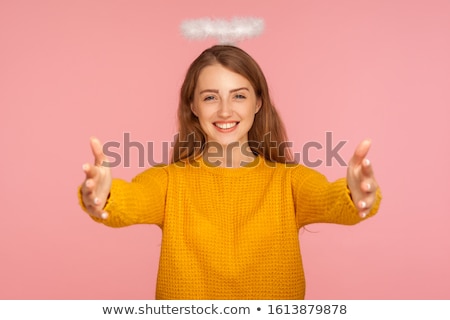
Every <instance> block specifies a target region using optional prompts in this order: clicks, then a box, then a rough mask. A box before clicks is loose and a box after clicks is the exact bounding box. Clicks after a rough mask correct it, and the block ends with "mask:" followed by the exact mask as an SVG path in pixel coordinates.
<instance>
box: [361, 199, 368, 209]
mask: <svg viewBox="0 0 450 320" xmlns="http://www.w3.org/2000/svg"><path fill="white" fill-rule="evenodd" d="M366 206H367V203H366V202H365V201H360V202H359V207H360V208H361V209H364V208H365V207H366Z"/></svg>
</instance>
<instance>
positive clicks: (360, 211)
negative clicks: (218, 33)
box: [80, 45, 381, 299]
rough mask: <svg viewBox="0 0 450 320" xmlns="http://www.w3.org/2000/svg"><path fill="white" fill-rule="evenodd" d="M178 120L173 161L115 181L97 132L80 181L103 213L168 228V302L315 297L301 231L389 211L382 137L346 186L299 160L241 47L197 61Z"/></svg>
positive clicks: (85, 200) (164, 275)
mask: <svg viewBox="0 0 450 320" xmlns="http://www.w3.org/2000/svg"><path fill="white" fill-rule="evenodd" d="M178 118H179V135H178V136H177V138H176V141H175V144H174V153H173V159H172V163H171V164H169V165H164V166H157V167H153V168H150V169H148V170H146V171H144V172H143V173H141V174H139V175H138V176H137V177H135V178H134V179H133V181H132V182H131V183H129V182H126V181H123V180H120V179H112V177H111V172H110V169H109V168H108V167H106V166H102V164H103V162H104V161H106V158H105V156H104V154H103V152H102V146H101V144H100V142H99V141H98V140H97V139H91V148H92V151H93V154H94V158H95V164H94V165H90V164H85V165H84V166H83V170H84V172H85V174H86V179H85V181H84V182H83V184H82V186H81V187H80V203H81V206H82V207H83V209H84V210H85V211H86V212H87V213H89V214H90V216H91V217H92V218H93V219H94V220H96V221H98V222H101V223H104V224H105V225H108V226H112V227H122V226H128V225H132V224H140V223H149V224H157V225H158V226H160V227H161V228H162V231H163V233H162V234H163V236H162V248H161V258H160V266H159V272H158V282H157V288H156V298H157V299H303V298H304V294H305V281H304V274H303V267H302V260H301V254H300V246H299V238H298V230H299V229H300V228H301V227H303V226H305V225H307V224H310V223H318V222H327V223H339V224H348V225H350V224H356V223H358V222H360V221H362V220H363V219H364V218H366V217H368V216H371V215H373V214H375V213H376V211H377V210H378V207H379V204H380V200H381V195H380V191H379V188H378V185H377V182H376V180H375V177H374V174H373V171H372V166H371V164H370V162H369V160H367V159H366V155H367V153H368V150H369V147H370V141H363V142H362V143H361V144H360V145H359V146H358V147H357V149H356V151H355V154H354V155H353V157H352V158H351V160H350V162H349V166H348V170H347V177H346V178H343V179H339V180H337V181H335V182H331V183H330V182H328V181H327V180H326V178H325V177H324V176H323V175H321V174H320V173H318V172H316V171H314V170H312V169H309V168H306V167H305V166H303V165H299V164H294V163H292V157H291V153H290V151H289V149H288V148H287V144H286V142H287V139H286V134H285V130H284V127H283V125H282V122H281V120H280V118H279V116H278V114H277V112H276V110H275V108H274V106H273V105H272V102H271V99H270V96H269V91H268V86H267V83H266V80H265V77H264V75H263V73H262V71H261V69H260V68H259V66H258V64H257V63H256V62H255V61H254V60H253V59H252V58H251V57H250V56H249V55H248V54H247V53H245V52H244V51H243V50H241V49H239V48H236V47H234V46H224V45H221V46H213V47H211V48H209V49H207V50H205V51H204V52H203V53H202V54H201V55H200V56H199V57H198V58H197V59H196V60H195V61H194V62H193V63H192V64H191V66H190V68H189V69H188V72H187V75H186V78H185V81H184V83H183V85H182V88H181V94H180V103H179V109H178Z"/></svg>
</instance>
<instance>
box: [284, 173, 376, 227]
mask: <svg viewBox="0 0 450 320" xmlns="http://www.w3.org/2000/svg"><path fill="white" fill-rule="evenodd" d="M292 174H293V176H292V189H293V197H294V202H295V211H296V212H295V213H296V220H297V226H298V227H299V228H301V227H302V226H305V225H307V224H311V223H337V224H343V225H353V224H356V223H358V222H360V221H362V220H365V219H367V218H368V217H371V216H373V215H374V214H375V213H376V212H377V211H378V209H379V206H380V202H381V191H380V189H377V191H376V200H375V203H374V205H373V207H372V209H371V211H370V213H369V214H368V216H367V217H366V218H364V219H363V218H361V217H360V216H359V214H358V209H357V208H356V206H355V205H354V203H353V200H352V199H351V194H350V190H349V189H348V187H347V179H345V178H342V179H338V180H336V181H334V182H328V180H327V179H326V178H325V176H324V175H322V174H320V173H319V172H317V171H315V170H313V169H310V168H306V167H304V166H300V167H299V168H296V169H295V170H294V171H293V173H292Z"/></svg>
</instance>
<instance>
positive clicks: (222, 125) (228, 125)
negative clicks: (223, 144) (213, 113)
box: [215, 122, 238, 129]
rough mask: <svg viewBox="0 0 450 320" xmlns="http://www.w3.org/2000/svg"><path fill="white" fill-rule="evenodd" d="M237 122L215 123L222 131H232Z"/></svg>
mask: <svg viewBox="0 0 450 320" xmlns="http://www.w3.org/2000/svg"><path fill="white" fill-rule="evenodd" d="M237 124H238V123H237V122H227V123H217V122H216V123H215V125H216V127H219V128H220V129H230V128H233V127H234V126H235V125H237Z"/></svg>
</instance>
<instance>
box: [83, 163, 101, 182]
mask: <svg viewBox="0 0 450 320" xmlns="http://www.w3.org/2000/svg"><path fill="white" fill-rule="evenodd" d="M83 172H84V173H85V174H86V179H94V178H95V177H96V176H97V174H98V169H97V168H96V167H95V166H92V165H90V164H89V163H85V164H83Z"/></svg>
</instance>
